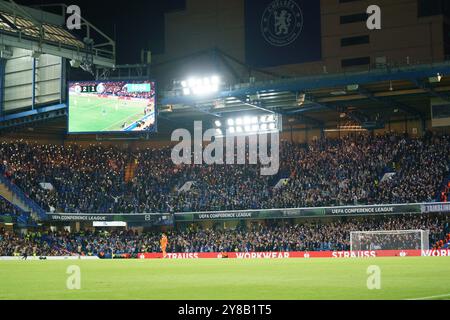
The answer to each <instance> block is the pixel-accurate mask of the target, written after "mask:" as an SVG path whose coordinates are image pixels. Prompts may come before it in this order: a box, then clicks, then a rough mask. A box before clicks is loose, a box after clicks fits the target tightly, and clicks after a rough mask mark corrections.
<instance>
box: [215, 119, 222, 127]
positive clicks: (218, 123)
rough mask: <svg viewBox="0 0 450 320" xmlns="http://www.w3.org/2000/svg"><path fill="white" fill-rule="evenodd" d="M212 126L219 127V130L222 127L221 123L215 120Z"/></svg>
mask: <svg viewBox="0 0 450 320" xmlns="http://www.w3.org/2000/svg"><path fill="white" fill-rule="evenodd" d="M214 124H215V125H216V127H219V128H220V127H221V126H222V122H220V121H219V120H216V121H215V122H214Z"/></svg>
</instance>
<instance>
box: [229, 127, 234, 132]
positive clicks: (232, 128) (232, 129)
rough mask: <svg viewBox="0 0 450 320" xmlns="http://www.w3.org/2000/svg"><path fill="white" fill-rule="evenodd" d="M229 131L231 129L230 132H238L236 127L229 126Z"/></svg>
mask: <svg viewBox="0 0 450 320" xmlns="http://www.w3.org/2000/svg"><path fill="white" fill-rule="evenodd" d="M228 131H229V132H230V133H235V132H236V130H235V129H234V127H229V128H228Z"/></svg>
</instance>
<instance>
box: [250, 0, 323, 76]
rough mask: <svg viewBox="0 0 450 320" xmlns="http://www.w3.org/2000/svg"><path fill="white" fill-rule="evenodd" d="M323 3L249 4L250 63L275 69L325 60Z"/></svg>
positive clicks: (277, 0)
mask: <svg viewBox="0 0 450 320" xmlns="http://www.w3.org/2000/svg"><path fill="white" fill-rule="evenodd" d="M320 18H321V15H320V0H245V20H246V21H245V35H246V44H245V46H246V62H247V64H248V65H250V66H253V67H273V66H279V65H286V64H297V63H305V62H312V61H318V60H320V59H321V58H322V39H321V19H320Z"/></svg>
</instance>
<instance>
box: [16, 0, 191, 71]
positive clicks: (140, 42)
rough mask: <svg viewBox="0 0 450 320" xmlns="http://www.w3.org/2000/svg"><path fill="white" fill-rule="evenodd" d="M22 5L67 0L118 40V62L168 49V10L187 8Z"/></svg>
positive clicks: (180, 2) (98, 2) (86, 2)
mask: <svg viewBox="0 0 450 320" xmlns="http://www.w3.org/2000/svg"><path fill="white" fill-rule="evenodd" d="M16 2H17V3H18V4H22V5H39V4H53V3H66V4H67V5H72V4H76V5H78V6H80V8H81V15H82V16H83V17H85V18H86V19H87V20H88V21H90V22H91V23H92V24H94V25H95V26H96V27H98V28H100V30H102V31H104V32H105V33H106V34H107V35H109V36H110V37H112V38H114V35H115V39H116V42H117V60H118V61H117V62H118V64H126V63H139V62H140V52H141V49H149V50H151V51H152V52H153V53H154V54H157V53H162V52H164V12H166V11H169V10H177V9H180V8H183V7H184V3H185V2H184V0H127V1H120V2H119V1H107V0H62V1H55V0H16Z"/></svg>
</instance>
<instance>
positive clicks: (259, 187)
mask: <svg viewBox="0 0 450 320" xmlns="http://www.w3.org/2000/svg"><path fill="white" fill-rule="evenodd" d="M0 157H1V159H0V160H1V161H2V162H1V164H0V170H1V171H2V173H3V174H4V175H5V176H6V177H8V178H9V179H11V181H12V182H13V183H15V184H16V185H18V186H19V187H20V188H22V190H24V192H25V193H27V194H28V195H29V196H30V197H31V198H32V199H34V200H35V201H36V202H37V203H38V204H39V205H41V206H42V207H43V208H44V209H45V210H48V211H57V212H68V213H69V212H70V213H79V212H85V213H113V212H115V213H152V212H158V213H162V212H186V211H214V210H240V209H242V210H247V209H268V208H288V207H315V206H339V205H358V204H387V203H416V202H433V201H436V200H439V198H440V195H441V191H442V190H441V186H442V183H443V182H444V179H445V178H446V177H448V176H449V173H450V167H449V164H450V138H449V137H448V136H434V135H431V134H428V135H426V136H425V137H423V138H420V139H414V138H409V137H407V136H403V135H396V134H387V135H383V136H370V135H359V136H356V137H346V138H342V139H320V140H318V141H315V142H312V143H310V144H302V145H300V144H292V143H288V142H283V144H282V147H281V159H280V173H279V174H278V175H277V176H273V177H267V176H261V175H260V170H259V169H260V168H259V167H258V165H233V166H230V165H213V166H208V165H180V166H175V165H174V164H173V163H172V161H171V149H170V148H169V147H167V148H161V149H152V148H147V149H144V150H123V149H119V148H116V147H104V146H99V145H90V146H89V147H86V148H84V147H83V148H82V147H80V146H76V145H50V144H48V145H41V144H31V143H26V142H23V141H18V142H14V143H6V142H3V143H1V144H0ZM133 162H136V163H137V164H138V165H137V168H136V171H135V174H134V176H133V179H131V180H130V181H125V180H126V179H125V178H124V177H125V171H126V168H127V166H129V164H130V163H133ZM386 173H390V174H391V175H390V177H388V178H386V177H385V174H386ZM281 178H288V180H287V182H286V183H285V184H284V185H282V186H281V187H280V188H274V186H275V185H276V184H277V182H278V181H279V180H280V179H281ZM186 182H193V185H192V188H191V189H190V190H186V191H182V192H179V191H177V190H178V189H179V188H180V187H182V186H183V185H184V184H185V183H186ZM41 183H47V184H50V185H51V186H52V187H53V188H44V187H42V185H41Z"/></svg>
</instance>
